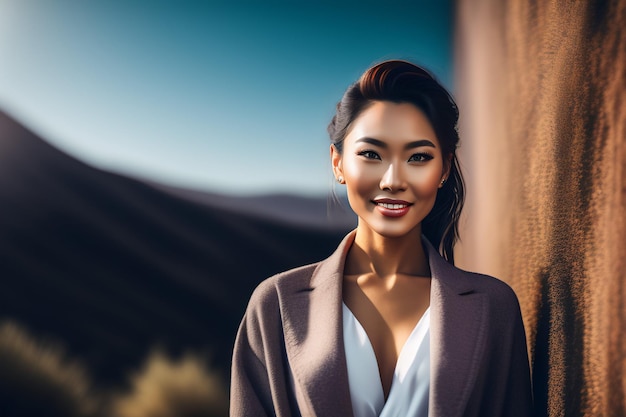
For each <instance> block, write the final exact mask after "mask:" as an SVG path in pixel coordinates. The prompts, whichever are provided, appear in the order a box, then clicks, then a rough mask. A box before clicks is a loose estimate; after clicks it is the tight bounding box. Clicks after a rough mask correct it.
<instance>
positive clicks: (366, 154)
mask: <svg viewBox="0 0 626 417" xmlns="http://www.w3.org/2000/svg"><path fill="white" fill-rule="evenodd" d="M357 155H359V156H362V157H364V158H365V159H378V160H380V155H378V154H377V153H376V152H374V151H369V150H367V151H361V152H358V153H357Z"/></svg>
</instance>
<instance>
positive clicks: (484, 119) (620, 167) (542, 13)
mask: <svg viewBox="0 0 626 417" xmlns="http://www.w3.org/2000/svg"><path fill="white" fill-rule="evenodd" d="M457 18H458V21H457V29H458V31H457V44H458V50H457V52H458V56H457V65H458V77H457V97H458V99H459V106H460V109H461V133H462V138H463V140H464V143H463V145H462V151H461V157H462V161H463V162H464V165H465V171H466V173H467V180H468V189H469V192H468V193H469V198H468V203H467V210H466V217H465V223H464V227H463V243H462V246H461V248H460V249H461V262H460V264H461V266H463V267H465V268H467V269H472V270H477V271H481V272H486V273H490V274H493V275H496V276H498V277H500V278H502V279H503V280H505V281H507V282H509V283H510V284H511V285H512V286H513V288H514V289H515V290H516V292H517V294H518V296H519V298H520V302H521V305H522V312H523V315H524V319H525V323H526V330H527V336H528V340H529V350H530V352H529V354H530V357H531V361H532V370H533V383H534V392H535V400H536V407H537V415H540V416H542V415H549V416H578V415H580V416H626V400H625V398H626V383H625V378H626V377H625V375H626V261H625V259H626V0H615V1H547V0H537V1H530V0H512V1H508V2H505V1H500V0H472V1H459V2H458V15H457Z"/></svg>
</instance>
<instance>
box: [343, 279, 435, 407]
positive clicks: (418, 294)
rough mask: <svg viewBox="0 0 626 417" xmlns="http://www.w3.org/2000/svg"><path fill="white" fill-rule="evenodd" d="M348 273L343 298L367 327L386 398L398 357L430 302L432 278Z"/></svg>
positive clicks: (363, 325)
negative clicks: (369, 276) (387, 277)
mask: <svg viewBox="0 0 626 417" xmlns="http://www.w3.org/2000/svg"><path fill="white" fill-rule="evenodd" d="M360 278H361V277H359V276H346V278H345V279H344V284H343V301H344V303H345V304H346V306H347V307H348V308H349V309H350V311H351V312H352V313H353V314H354V316H355V318H356V319H357V320H358V321H359V323H360V324H361V326H362V327H363V329H364V330H365V332H366V334H367V337H368V338H369V341H370V343H371V346H372V349H373V350H374V353H375V356H376V362H377V364H378V369H379V374H380V379H381V384H382V386H383V391H384V393H385V397H386V396H387V395H388V393H389V390H390V387H391V382H392V379H393V373H394V370H395V368H396V364H397V361H398V357H399V356H400V353H401V351H402V348H403V346H404V345H405V343H406V341H407V339H408V338H409V336H410V335H411V332H412V331H413V329H414V328H415V327H416V325H417V323H418V322H419V320H420V319H421V318H422V316H423V315H424V312H425V311H426V309H427V308H428V306H429V303H430V279H429V278H416V277H399V279H397V280H396V281H395V282H394V283H393V285H389V282H384V281H382V280H379V281H372V280H368V279H362V278H361V279H360Z"/></svg>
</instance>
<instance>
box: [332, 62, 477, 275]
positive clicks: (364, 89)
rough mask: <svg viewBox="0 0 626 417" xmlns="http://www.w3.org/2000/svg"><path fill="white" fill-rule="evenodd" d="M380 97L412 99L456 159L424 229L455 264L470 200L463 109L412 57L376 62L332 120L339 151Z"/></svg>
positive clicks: (445, 150) (446, 151)
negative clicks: (461, 156) (462, 154)
mask: <svg viewBox="0 0 626 417" xmlns="http://www.w3.org/2000/svg"><path fill="white" fill-rule="evenodd" d="M376 101H390V102H394V103H410V104H413V105H414V106H415V107H417V108H418V109H420V110H421V111H423V112H424V114H425V115H426V117H427V118H428V120H429V121H430V123H431V124H432V126H433V128H434V130H435V134H436V135H437V139H438V140H439V143H440V145H441V148H442V155H443V157H444V164H447V163H448V159H447V158H448V157H449V156H451V159H450V162H449V163H450V174H449V175H448V179H447V181H446V182H445V183H444V185H443V187H442V188H440V189H439V191H438V193H437V198H436V200H435V205H434V207H433V209H432V210H431V212H430V213H429V214H428V215H427V216H426V218H424V220H423V221H422V233H423V234H424V236H426V238H427V239H428V240H429V241H430V243H432V244H433V245H434V246H435V248H437V249H438V250H439V252H440V253H441V255H442V256H443V257H444V258H445V259H446V260H448V262H450V263H452V264H454V252H453V248H454V244H455V243H456V241H457V239H458V237H459V229H458V223H459V217H460V215H461V209H462V208H463V202H464V199H465V186H464V183H463V176H462V175H461V170H460V168H459V163H458V160H457V157H456V148H457V146H458V143H459V133H458V131H457V122H458V119H459V110H458V108H457V106H456V103H455V102H454V99H453V98H452V96H451V95H450V93H448V91H447V90H446V89H445V88H443V87H442V86H441V84H439V82H437V80H436V79H435V77H433V76H432V75H431V74H430V73H429V72H428V71H426V70H424V69H422V68H420V67H418V66H417V65H414V64H412V63H410V62H406V61H398V60H392V61H385V62H381V63H380V64H377V65H374V66H373V67H371V68H370V69H368V70H367V71H365V73H364V74H363V75H362V76H361V78H360V79H359V80H358V81H357V82H355V83H354V84H352V85H351V86H350V87H348V90H346V92H345V94H344V95H343V97H342V98H341V101H340V102H339V103H337V112H336V113H335V115H334V116H333V119H332V120H331V122H330V124H329V125H328V133H329V135H330V141H331V142H332V144H333V145H335V147H336V148H337V151H339V153H342V152H343V141H344V139H345V137H346V134H347V132H348V130H349V129H350V126H351V125H352V122H354V120H355V119H356V118H357V117H358V116H359V115H360V114H361V112H363V111H364V110H365V109H367V108H368V107H369V106H370V105H371V104H373V103H374V102H376Z"/></svg>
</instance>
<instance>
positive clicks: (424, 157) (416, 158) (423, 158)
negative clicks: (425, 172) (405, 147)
mask: <svg viewBox="0 0 626 417" xmlns="http://www.w3.org/2000/svg"><path fill="white" fill-rule="evenodd" d="M433 158H434V157H433V156H432V155H431V154H428V153H416V154H413V155H411V157H410V158H409V162H427V161H430V160H431V159H433Z"/></svg>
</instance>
